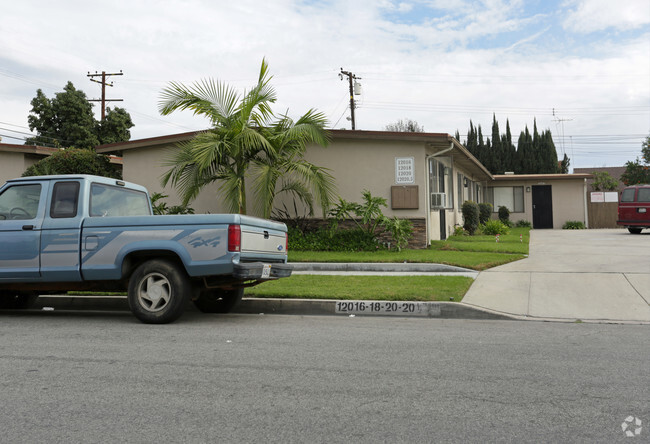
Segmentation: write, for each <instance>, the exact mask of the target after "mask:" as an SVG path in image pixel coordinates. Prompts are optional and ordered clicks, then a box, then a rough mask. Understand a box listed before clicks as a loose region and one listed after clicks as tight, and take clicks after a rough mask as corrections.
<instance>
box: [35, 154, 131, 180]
mask: <svg viewBox="0 0 650 444" xmlns="http://www.w3.org/2000/svg"><path fill="white" fill-rule="evenodd" d="M53 174H94V175H95V176H104V177H112V178H114V179H121V178H122V171H121V170H120V168H119V167H118V166H117V165H113V164H111V161H110V158H109V157H108V156H106V155H104V154H97V153H96V152H95V150H85V149H78V148H66V149H63V150H59V151H57V152H55V153H54V154H52V155H51V156H49V157H46V158H45V159H42V160H39V161H38V162H36V163H35V164H34V165H32V166H30V167H29V168H27V169H26V170H25V172H24V173H23V177H26V176H49V175H53Z"/></svg>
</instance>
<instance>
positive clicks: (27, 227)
mask: <svg viewBox="0 0 650 444" xmlns="http://www.w3.org/2000/svg"><path fill="white" fill-rule="evenodd" d="M33 229H34V225H23V230H33Z"/></svg>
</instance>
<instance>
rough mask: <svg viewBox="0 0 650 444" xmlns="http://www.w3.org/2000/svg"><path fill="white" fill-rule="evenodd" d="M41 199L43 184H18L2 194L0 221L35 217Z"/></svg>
mask: <svg viewBox="0 0 650 444" xmlns="http://www.w3.org/2000/svg"><path fill="white" fill-rule="evenodd" d="M40 199H41V185H40V184H37V183H35V184H29V185H16V186H12V187H9V188H7V189H6V190H4V191H3V192H2V194H0V221H2V220H28V219H34V218H35V217H36V214H37V213H38V203H39V202H40Z"/></svg>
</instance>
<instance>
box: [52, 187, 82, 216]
mask: <svg viewBox="0 0 650 444" xmlns="http://www.w3.org/2000/svg"><path fill="white" fill-rule="evenodd" d="M78 202H79V182H57V183H56V184H54V190H53V191H52V205H51V206H50V217H52V218H54V219H57V218H69V217H75V216H76V215H77V203H78Z"/></svg>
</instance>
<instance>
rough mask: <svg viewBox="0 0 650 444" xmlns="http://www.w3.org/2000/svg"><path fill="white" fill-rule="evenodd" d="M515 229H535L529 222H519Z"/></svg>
mask: <svg viewBox="0 0 650 444" xmlns="http://www.w3.org/2000/svg"><path fill="white" fill-rule="evenodd" d="M515 227H517V228H533V224H531V223H530V222H529V221H527V220H518V221H517V223H516V224H515Z"/></svg>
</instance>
